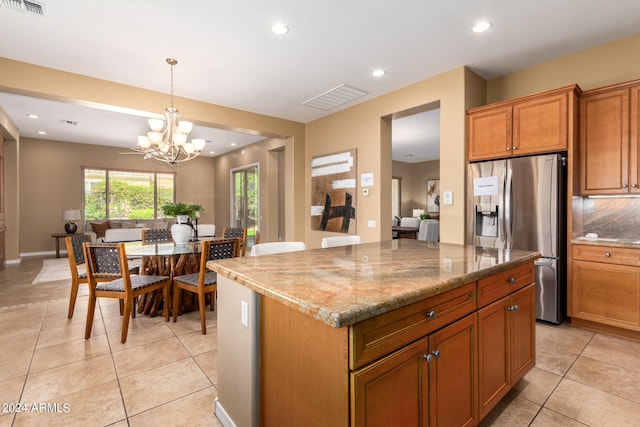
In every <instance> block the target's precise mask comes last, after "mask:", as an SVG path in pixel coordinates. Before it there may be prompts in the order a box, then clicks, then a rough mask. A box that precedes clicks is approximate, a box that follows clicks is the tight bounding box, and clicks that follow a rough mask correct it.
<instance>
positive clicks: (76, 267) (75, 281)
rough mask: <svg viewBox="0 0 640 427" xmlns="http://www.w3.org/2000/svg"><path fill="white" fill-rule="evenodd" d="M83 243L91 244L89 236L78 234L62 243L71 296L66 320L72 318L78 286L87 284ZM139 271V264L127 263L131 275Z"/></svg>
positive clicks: (66, 238) (68, 237)
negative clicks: (65, 255)
mask: <svg viewBox="0 0 640 427" xmlns="http://www.w3.org/2000/svg"><path fill="white" fill-rule="evenodd" d="M84 242H91V236H90V235H89V234H78V235H73V236H67V237H65V238H64V243H65V246H66V247H67V258H68V259H69V269H70V271H71V295H70V296H69V310H68V313H67V319H72V318H73V312H74V311H75V306H76V299H77V298H78V289H79V288H80V285H81V284H83V283H89V280H88V278H87V272H86V265H85V262H84V250H83V249H82V244H83V243H84ZM139 269H140V263H139V262H137V261H136V262H134V263H129V271H130V272H131V273H133V274H136V273H138V271H139ZM120 314H122V306H121V307H120Z"/></svg>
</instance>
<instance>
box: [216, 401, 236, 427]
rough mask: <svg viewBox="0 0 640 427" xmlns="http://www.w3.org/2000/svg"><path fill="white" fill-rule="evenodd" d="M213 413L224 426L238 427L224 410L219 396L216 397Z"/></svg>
mask: <svg viewBox="0 0 640 427" xmlns="http://www.w3.org/2000/svg"><path fill="white" fill-rule="evenodd" d="M213 414H214V415H215V416H216V418H218V420H219V421H220V423H221V424H222V425H223V426H224V427H236V425H235V423H234V422H233V420H232V419H231V417H230V416H229V414H227V411H225V410H224V408H223V407H222V404H221V403H220V401H219V400H218V398H217V397H216V399H215V407H214V410H213Z"/></svg>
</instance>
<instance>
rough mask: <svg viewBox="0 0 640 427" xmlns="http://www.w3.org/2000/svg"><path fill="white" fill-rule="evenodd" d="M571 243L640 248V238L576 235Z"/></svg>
mask: <svg viewBox="0 0 640 427" xmlns="http://www.w3.org/2000/svg"><path fill="white" fill-rule="evenodd" d="M571 243H572V244H577V245H590V246H609V247H615V248H630V249H640V239H613V238H611V239H610V238H602V237H599V238H596V239H588V238H586V237H575V238H573V239H572V240H571Z"/></svg>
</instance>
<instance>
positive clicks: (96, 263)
mask: <svg viewBox="0 0 640 427" xmlns="http://www.w3.org/2000/svg"><path fill="white" fill-rule="evenodd" d="M83 247H84V256H85V260H86V263H87V277H88V279H89V284H90V285H92V286H93V287H95V283H96V282H97V281H98V280H97V279H101V281H105V280H115V279H119V278H121V277H124V276H126V277H127V278H128V277H129V266H128V264H127V257H126V253H125V249H124V243H84V244H83ZM123 271H124V272H125V274H123ZM125 282H129V281H128V280H126V281H125ZM129 286H131V283H130V282H129Z"/></svg>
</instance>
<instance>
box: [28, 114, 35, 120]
mask: <svg viewBox="0 0 640 427" xmlns="http://www.w3.org/2000/svg"><path fill="white" fill-rule="evenodd" d="M27 117H29V118H30V119H37V118H38V115H37V114H27Z"/></svg>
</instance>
